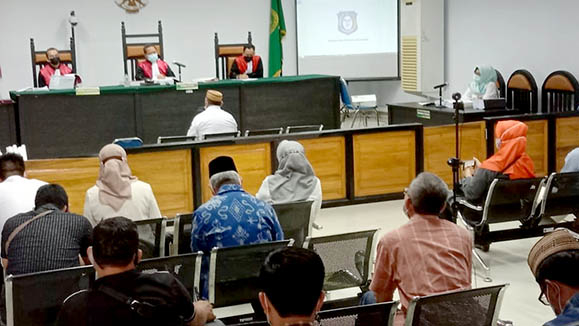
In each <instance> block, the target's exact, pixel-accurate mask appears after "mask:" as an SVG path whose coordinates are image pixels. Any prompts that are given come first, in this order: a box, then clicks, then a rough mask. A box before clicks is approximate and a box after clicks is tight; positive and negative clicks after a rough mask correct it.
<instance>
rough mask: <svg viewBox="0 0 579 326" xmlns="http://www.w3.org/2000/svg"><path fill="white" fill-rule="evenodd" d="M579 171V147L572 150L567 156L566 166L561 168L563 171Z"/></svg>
mask: <svg viewBox="0 0 579 326" xmlns="http://www.w3.org/2000/svg"><path fill="white" fill-rule="evenodd" d="M566 172H579V147H577V148H575V149H574V150H572V151H570V152H569V154H567V157H565V166H563V169H561V173H566Z"/></svg>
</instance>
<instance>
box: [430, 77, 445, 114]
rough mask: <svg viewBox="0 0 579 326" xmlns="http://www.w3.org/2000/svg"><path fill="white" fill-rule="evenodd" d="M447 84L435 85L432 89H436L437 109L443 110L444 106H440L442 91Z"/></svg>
mask: <svg viewBox="0 0 579 326" xmlns="http://www.w3.org/2000/svg"><path fill="white" fill-rule="evenodd" d="M446 85H447V84H446V83H444V84H440V85H436V86H434V87H433V88H434V89H438V105H437V106H436V107H437V108H439V109H440V108H444V107H445V106H444V105H442V89H443V88H444V87H445V86H446Z"/></svg>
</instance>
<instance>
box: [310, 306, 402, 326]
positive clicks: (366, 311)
mask: <svg viewBox="0 0 579 326" xmlns="http://www.w3.org/2000/svg"><path fill="white" fill-rule="evenodd" d="M397 307H398V301H390V302H383V303H376V304H371V305H364V306H357V307H347V308H341V309H333V310H325V311H320V312H318V315H317V317H316V320H317V322H318V325H319V326H379V325H382V326H391V325H393V324H394V315H395V314H396V308H397Z"/></svg>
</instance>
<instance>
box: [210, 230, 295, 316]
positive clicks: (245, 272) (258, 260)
mask: <svg viewBox="0 0 579 326" xmlns="http://www.w3.org/2000/svg"><path fill="white" fill-rule="evenodd" d="M290 243H291V241H290V240H282V241H273V242H266V243H261V244H254V245H247V246H238V247H227V248H213V249H212V250H211V258H210V262H209V302H211V303H212V304H213V305H214V306H215V307H225V306H232V305H237V304H243V303H251V302H252V301H256V300H257V298H258V295H257V294H258V292H259V289H260V287H259V284H258V277H259V271H260V269H261V266H262V265H263V262H264V261H265V258H266V257H267V256H268V255H269V253H270V252H272V251H274V250H276V249H279V248H283V247H287V246H288V245H290Z"/></svg>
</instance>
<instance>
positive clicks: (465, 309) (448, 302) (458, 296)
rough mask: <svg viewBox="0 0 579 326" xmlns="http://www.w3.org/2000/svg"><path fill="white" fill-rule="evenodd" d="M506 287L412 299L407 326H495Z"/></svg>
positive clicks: (407, 316) (492, 287)
mask: <svg viewBox="0 0 579 326" xmlns="http://www.w3.org/2000/svg"><path fill="white" fill-rule="evenodd" d="M505 288H506V285H505V284H503V285H496V286H490V287H485V288H478V289H471V290H465V291H454V292H447V293H442V294H435V295H429V296H424V297H415V298H414V299H412V301H411V302H410V305H409V306H408V312H407V314H406V323H405V325H407V326H435V325H436V326H438V325H445V326H462V325H469V326H495V325H497V320H498V316H499V311H500V307H501V303H502V298H503V295H504V290H505Z"/></svg>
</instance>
